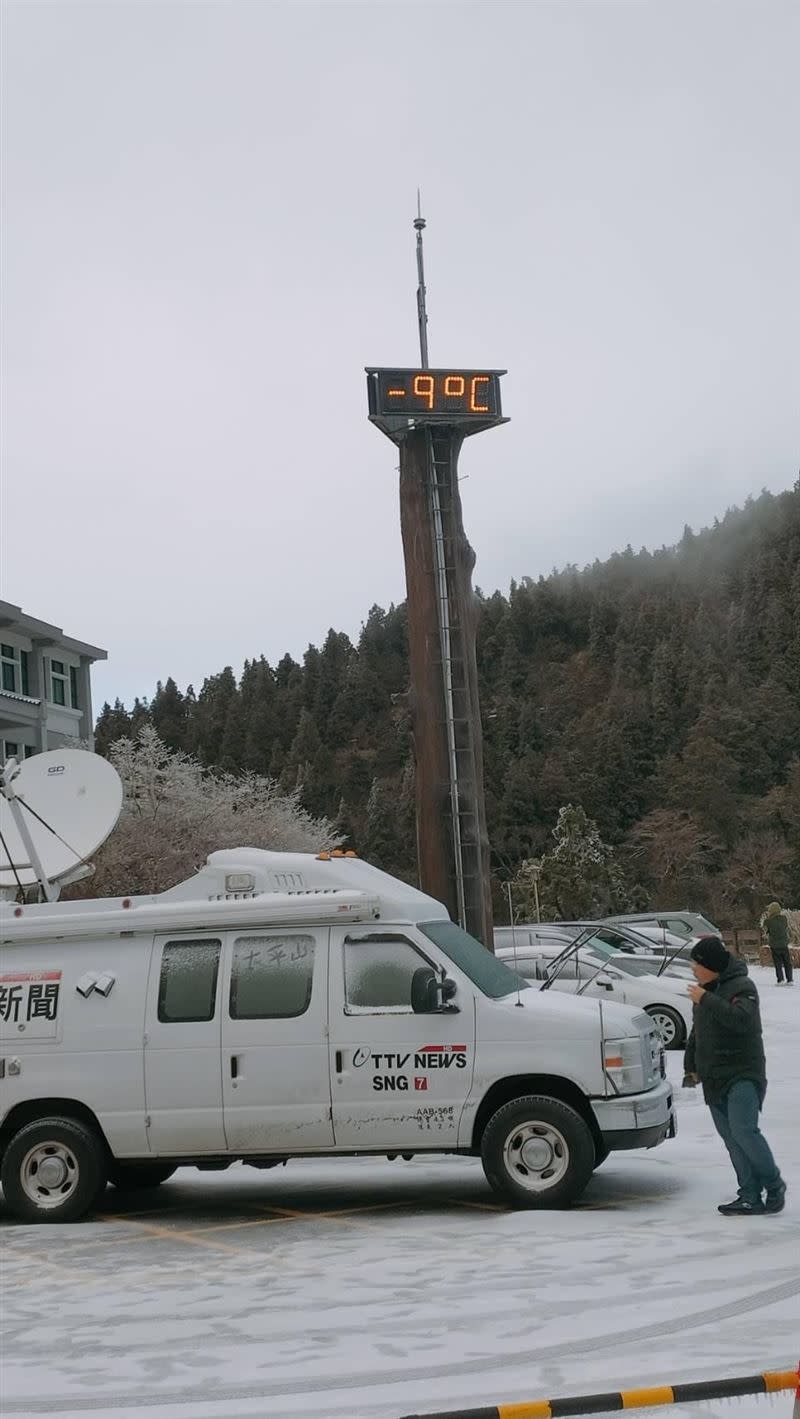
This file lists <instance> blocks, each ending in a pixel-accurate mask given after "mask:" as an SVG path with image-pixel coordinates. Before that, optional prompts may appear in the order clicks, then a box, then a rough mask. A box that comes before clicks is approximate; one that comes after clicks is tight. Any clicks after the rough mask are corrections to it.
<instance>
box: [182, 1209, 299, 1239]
mask: <svg viewBox="0 0 800 1419" xmlns="http://www.w3.org/2000/svg"><path fill="white" fill-rule="evenodd" d="M303 1215H305V1214H303ZM308 1216H309V1217H310V1218H313V1217H314V1216H315V1214H314V1213H309V1214H308ZM298 1220H299V1217H294V1216H292V1217H247V1218H245V1220H244V1221H242V1222H215V1223H214V1224H213V1225H212V1226H210V1227H195V1228H194V1229H193V1231H192V1234H191V1235H192V1236H195V1235H196V1234H197V1233H198V1232H202V1234H203V1236H206V1235H207V1234H208V1233H209V1232H233V1231H236V1229H237V1228H238V1227H271V1226H272V1224H273V1223H274V1222H280V1223H281V1224H282V1225H284V1226H285V1225H286V1223H287V1222H295V1221H298Z"/></svg>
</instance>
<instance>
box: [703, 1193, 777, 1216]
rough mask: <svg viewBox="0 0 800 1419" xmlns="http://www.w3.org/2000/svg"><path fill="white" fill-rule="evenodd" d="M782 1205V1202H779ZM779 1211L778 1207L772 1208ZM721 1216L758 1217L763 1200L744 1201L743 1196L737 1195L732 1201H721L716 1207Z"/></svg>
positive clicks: (762, 1210) (762, 1207)
mask: <svg viewBox="0 0 800 1419" xmlns="http://www.w3.org/2000/svg"><path fill="white" fill-rule="evenodd" d="M781 1206H783V1203H781ZM773 1210H774V1211H779V1210H780V1209H779V1208H775V1209H773ZM717 1211H718V1212H721V1213H722V1215H723V1217H760V1216H761V1215H762V1213H763V1212H764V1211H765V1207H764V1204H763V1202H761V1200H760V1199H759V1201H758V1202H746V1201H745V1199H744V1198H743V1197H737V1198H735V1199H734V1201H733V1202H723V1203H722V1204H721V1205H720V1206H719V1207H718V1208H717Z"/></svg>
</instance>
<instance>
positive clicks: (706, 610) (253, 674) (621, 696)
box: [97, 480, 800, 923]
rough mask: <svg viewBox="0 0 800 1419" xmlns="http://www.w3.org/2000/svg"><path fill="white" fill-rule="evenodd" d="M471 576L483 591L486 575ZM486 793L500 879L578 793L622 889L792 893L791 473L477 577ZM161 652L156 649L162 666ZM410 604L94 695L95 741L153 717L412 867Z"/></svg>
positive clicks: (704, 904) (795, 580)
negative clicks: (591, 543) (784, 482)
mask: <svg viewBox="0 0 800 1419" xmlns="http://www.w3.org/2000/svg"><path fill="white" fill-rule="evenodd" d="M479 595H480V594H479ZM480 602H481V613H480V628H479V642H478V667H479V674H480V680H481V695H482V699H481V705H482V714H483V724H484V742H485V760H486V795H487V809H488V821H489V832H490V838H491V843H492V849H493V860H494V869H495V873H496V876H497V880H498V883H499V882H501V881H502V880H503V879H505V878H507V877H508V876H509V875H512V874H513V873H514V872H515V871H516V869H517V868H518V866H519V864H520V863H521V861H522V860H523V859H525V858H530V857H536V856H539V855H540V854H542V853H543V852H546V851H547V850H548V849H549V847H550V846H551V844H552V830H553V828H554V826H555V823H556V820H557V816H558V811H559V808H561V807H562V805H565V804H568V803H572V804H575V805H582V807H583V808H584V809H585V811H586V813H587V814H588V815H589V817H590V818H591V819H594V820H595V821H596V823H597V825H598V827H599V829H600V834H601V836H602V838H603V839H604V840H605V841H606V842H607V843H608V844H610V845H611V846H612V847H613V849H614V856H615V858H616V861H617V862H618V863H619V865H620V867H621V869H622V872H623V875H624V879H625V881H626V884H627V890H628V892H629V894H630V899H631V900H636V901H641V902H642V904H645V903H646V902H649V901H652V902H653V903H654V904H663V905H681V906H687V905H688V906H692V907H695V908H702V909H705V910H707V911H708V912H710V913H711V914H712V919H714V918H716V919H717V920H718V921H721V922H724V923H736V922H741V923H747V922H750V921H752V920H753V919H754V917H755V916H756V915H757V914H759V913H760V911H761V910H762V909H763V905H764V903H765V902H766V901H768V900H770V898H771V897H779V898H786V899H787V900H793V901H798V902H800V480H798V482H797V483H796V484H795V487H794V489H793V490H792V491H791V492H787V493H784V494H781V495H780V496H777V497H774V496H772V495H770V494H767V493H764V494H762V496H761V497H759V498H758V499H756V500H752V501H750V502H748V504H747V505H746V506H745V507H744V508H743V509H740V510H739V509H737V510H734V511H731V512H728V513H727V514H726V515H725V517H724V518H723V519H722V520H721V521H719V522H715V524H714V526H713V527H711V528H709V529H707V530H705V531H703V532H701V533H699V534H696V535H695V534H693V533H692V532H691V531H690V530H689V529H687V530H686V532H685V533H684V536H683V538H682V540H681V542H680V543H679V544H678V546H676V547H674V548H663V549H662V550H660V551H657V552H648V551H644V550H642V551H640V552H634V551H633V550H632V549H631V548H630V547H628V548H626V549H625V551H624V552H620V553H618V554H616V555H615V556H613V557H611V558H610V559H609V560H608V561H606V562H603V563H600V562H596V563H595V564H594V565H593V566H591V567H589V568H586V569H585V570H583V571H579V570H578V569H577V568H576V567H568V568H566V569H565V570H564V571H560V572H556V573H553V574H552V575H551V576H548V577H543V578H539V580H538V581H532V580H530V579H528V578H523V580H522V581H520V582H519V583H512V585H511V588H510V591H509V594H508V595H507V596H506V595H503V594H502V593H501V592H499V591H498V592H495V593H494V594H493V595H492V596H488V597H486V596H482V595H481V596H480ZM165 668H166V667H165ZM407 690H408V682H407V657H406V633H405V608H404V607H403V606H398V607H391V608H390V609H389V610H388V611H384V610H382V609H381V608H380V607H377V606H375V607H373V608H372V610H371V611H370V612H369V615H368V616H367V619H366V622H365V624H364V627H363V629H362V633H361V636H360V637H359V640H358V642H357V644H355V645H353V644H352V643H351V641H350V640H349V639H348V637H347V636H346V635H344V634H343V633H342V632H340V631H336V630H331V631H330V632H329V633H328V636H327V638H326V640H325V643H324V645H323V646H322V647H321V648H319V649H318V648H317V647H316V646H310V647H309V649H308V650H307V652H306V654H305V655H304V657H303V660H302V662H301V663H298V662H296V661H295V660H293V659H292V657H291V656H290V655H285V656H284V657H283V659H282V660H280V661H279V662H278V664H277V665H275V666H272V665H269V664H268V663H267V661H266V660H265V659H264V658H263V657H260V658H254V659H253V660H251V661H248V662H247V663H246V664H245V667H244V672H243V674H242V676H241V678H240V679H239V680H237V678H236V675H235V674H234V671H233V670H232V669H231V667H229V666H226V667H225V668H224V669H222V670H221V671H219V673H217V674H215V675H212V676H210V677H209V678H208V679H207V680H206V681H205V682H204V684H203V686H202V688H201V689H200V690H199V692H198V693H195V692H194V690H193V689H192V688H191V687H189V689H187V690H186V692H185V693H184V692H181V691H180V690H179V689H178V687H177V686H176V684H175V682H174V681H173V680H172V679H171V678H168V679H165V681H164V683H163V684H159V686H158V688H157V690H156V693H155V695H154V696H153V698H152V700H150V701H149V702H148V701H146V700H142V701H137V702H136V703H135V704H134V706H133V707H132V708H131V709H130V710H129V709H127V708H126V707H125V706H123V705H122V704H120V703H119V702H117V704H116V705H115V706H114V707H113V708H112V707H110V706H108V705H106V706H104V708H103V711H102V713H101V715H100V719H99V721H98V725H97V747H98V749H99V750H100V751H101V752H103V753H106V752H107V751H108V747H109V745H110V744H111V743H112V742H113V741H114V740H115V739H116V738H118V737H120V736H131V735H132V734H135V733H136V731H137V729H138V728H139V727H140V726H141V725H142V724H145V723H150V724H152V725H153V726H154V728H155V729H156V730H157V731H158V733H159V735H160V736H161V738H162V739H163V740H164V741H165V742H166V743H167V744H168V745H170V746H171V747H173V748H178V749H183V750H186V751H188V752H189V753H191V754H193V755H196V756H197V758H198V759H199V760H200V762H201V763H202V764H205V765H208V766H210V767H211V766H213V767H216V768H219V769H222V770H225V771H228V772H233V773H239V772H241V771H244V770H249V771H253V772H256V773H258V774H266V775H270V776H272V777H274V778H275V779H277V780H278V781H279V782H280V784H281V786H282V788H283V789H284V790H287V791H291V790H294V789H295V788H296V787H298V786H299V787H300V790H301V801H302V804H303V805H304V807H305V808H306V809H307V810H308V812H309V813H310V814H312V815H314V816H328V817H330V818H331V819H333V820H335V822H336V825H337V828H338V829H339V831H340V832H341V833H342V835H344V836H346V837H347V839H348V840H349V844H350V845H352V846H354V847H356V848H357V850H358V851H359V852H360V853H362V854H363V855H365V856H367V857H369V858H370V859H371V860H372V861H374V862H376V863H378V864H380V865H381V866H384V867H386V868H388V869H389V870H391V871H395V872H399V873H401V874H402V875H405V876H409V877H413V874H414V870H415V864H414V825H413V761H412V751H411V739H410V725H409V716H408V708H407Z"/></svg>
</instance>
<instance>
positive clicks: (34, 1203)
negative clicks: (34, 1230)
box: [0, 1118, 107, 1222]
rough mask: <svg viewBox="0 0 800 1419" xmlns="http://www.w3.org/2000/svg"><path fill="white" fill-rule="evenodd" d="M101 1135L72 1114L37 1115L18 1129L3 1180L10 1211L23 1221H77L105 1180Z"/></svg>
mask: <svg viewBox="0 0 800 1419" xmlns="http://www.w3.org/2000/svg"><path fill="white" fill-rule="evenodd" d="M106 1169H107V1164H106V1158H105V1150H104V1148H103V1144H102V1141H101V1139H100V1138H98V1136H97V1134H96V1133H93V1132H92V1131H91V1129H89V1128H87V1127H86V1125H85V1124H82V1123H78V1122H77V1120H75V1119H71V1118H45V1119H37V1121H36V1122H35V1123H28V1124H26V1125H25V1127H24V1128H21V1129H20V1130H19V1133H16V1134H15V1135H14V1137H13V1138H12V1140H11V1142H10V1143H9V1145H8V1147H7V1148H6V1151H5V1156H4V1157H3V1166H2V1173H0V1181H1V1182H2V1185H3V1194H4V1196H5V1199H6V1203H7V1205H8V1208H9V1211H10V1212H12V1213H13V1214H14V1216H15V1217H19V1218H21V1220H22V1221H23V1222H74V1221H76V1219H77V1218H78V1217H82V1216H83V1214H84V1213H85V1212H88V1211H89V1208H90V1207H91V1206H92V1204H93V1202H94V1201H95V1199H96V1198H97V1197H98V1195H99V1193H100V1191H101V1190H102V1188H103V1185H104V1183H105V1180H106Z"/></svg>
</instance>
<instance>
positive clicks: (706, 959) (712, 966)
mask: <svg viewBox="0 0 800 1419" xmlns="http://www.w3.org/2000/svg"><path fill="white" fill-rule="evenodd" d="M692 960H693V961H696V962H697V964H698V966H705V968H706V970H707V971H716V972H717V975H720V974H721V973H722V971H724V969H725V967H726V966H727V964H728V962H729V961H730V955H729V954H728V951H727V950H726V948H725V944H724V942H722V941H720V939H719V937H718V936H701V937H700V940H699V941H696V942H695V944H694V946H693V947H692Z"/></svg>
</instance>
